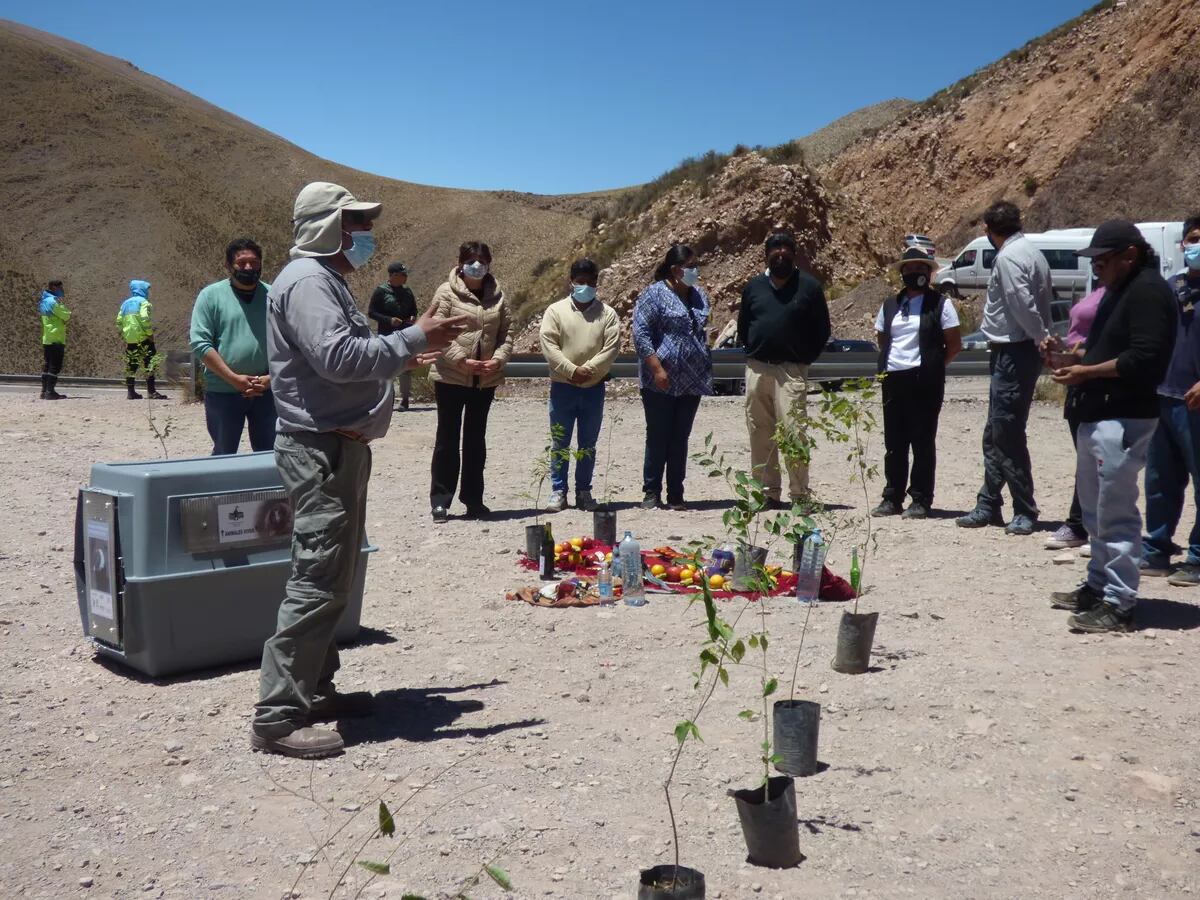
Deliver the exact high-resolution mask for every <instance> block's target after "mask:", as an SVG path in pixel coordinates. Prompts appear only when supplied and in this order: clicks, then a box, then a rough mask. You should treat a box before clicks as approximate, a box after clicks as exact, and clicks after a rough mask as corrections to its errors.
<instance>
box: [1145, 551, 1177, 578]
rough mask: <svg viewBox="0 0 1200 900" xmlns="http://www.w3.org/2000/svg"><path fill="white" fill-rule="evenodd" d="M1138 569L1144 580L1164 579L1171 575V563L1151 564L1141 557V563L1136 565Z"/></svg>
mask: <svg viewBox="0 0 1200 900" xmlns="http://www.w3.org/2000/svg"><path fill="white" fill-rule="evenodd" d="M1138 569H1140V570H1141V573H1142V576H1143V577H1145V578H1166V577H1167V576H1168V575H1170V574H1171V563H1170V562H1151V561H1150V560H1148V559H1146V557H1144V556H1143V557H1142V559H1141V562H1139V563H1138Z"/></svg>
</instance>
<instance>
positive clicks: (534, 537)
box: [525, 525, 546, 562]
mask: <svg viewBox="0 0 1200 900" xmlns="http://www.w3.org/2000/svg"><path fill="white" fill-rule="evenodd" d="M545 533H546V526H545V525H526V526H525V555H526V556H528V557H529V558H530V559H532V560H533V561H534V562H536V561H537V559H538V557H539V556H540V555H541V553H542V536H543V535H544V534H545Z"/></svg>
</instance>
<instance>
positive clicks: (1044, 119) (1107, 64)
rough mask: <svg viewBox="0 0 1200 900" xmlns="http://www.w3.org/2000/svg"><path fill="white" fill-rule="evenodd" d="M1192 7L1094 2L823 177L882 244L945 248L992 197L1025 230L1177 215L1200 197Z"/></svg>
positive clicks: (829, 167)
mask: <svg viewBox="0 0 1200 900" xmlns="http://www.w3.org/2000/svg"><path fill="white" fill-rule="evenodd" d="M1196 13H1197V4H1196V3H1195V2H1194V0H1130V2H1128V3H1127V4H1124V5H1122V6H1115V5H1113V4H1110V3H1102V4H1100V5H1099V6H1098V7H1096V8H1094V9H1093V10H1091V11H1090V12H1089V13H1087V14H1085V15H1084V16H1081V17H1080V18H1079V19H1078V20H1076V21H1075V22H1072V23H1068V25H1066V26H1064V27H1062V28H1059V29H1056V30H1055V31H1054V32H1052V33H1051V34H1049V35H1047V36H1045V37H1043V38H1040V39H1038V40H1035V41H1033V42H1031V43H1030V44H1028V45H1026V46H1025V47H1023V48H1021V49H1020V50H1017V51H1014V52H1013V53H1011V54H1009V55H1008V56H1006V57H1005V58H1004V59H1002V60H1000V61H999V62H997V63H994V64H993V65H991V66H988V67H987V68H984V69H982V70H980V71H979V72H977V73H975V74H974V75H972V76H970V77H969V78H967V79H965V80H963V81H962V82H959V83H958V84H956V85H953V86H951V87H950V88H947V89H946V90H945V91H942V92H940V93H939V94H937V95H935V96H934V97H932V98H930V100H928V101H926V102H925V103H923V104H921V105H920V106H918V107H915V108H914V109H913V110H912V111H910V112H909V113H908V114H906V115H905V116H904V117H902V118H901V119H900V120H898V121H897V122H896V123H895V124H893V125H892V126H890V127H888V128H886V129H885V130H883V131H881V132H880V133H878V134H876V135H874V136H872V137H867V138H864V139H862V140H860V141H858V142H857V143H856V144H854V145H852V146H851V147H849V148H848V149H847V150H845V151H843V152H842V153H841V154H839V155H838V156H836V157H835V158H834V159H833V160H831V161H830V162H829V163H828V164H826V165H825V166H823V167H822V168H821V169H820V175H821V177H822V178H823V179H824V180H825V181H826V182H827V183H828V184H829V185H831V186H834V185H836V186H837V187H839V188H840V189H841V190H842V191H843V192H844V195H845V196H846V197H847V198H848V199H850V200H853V201H857V202H859V203H862V204H863V205H865V206H867V207H869V208H871V209H874V210H876V211H877V214H878V216H879V218H880V219H881V220H882V221H883V222H884V223H885V230H884V232H883V234H882V235H881V237H883V238H885V239H886V240H887V241H888V242H889V243H892V242H895V241H896V240H898V239H899V238H900V236H902V235H903V234H904V233H905V232H907V231H923V232H925V233H928V234H930V235H931V236H933V237H934V238H935V239H936V240H937V241H938V243H939V251H940V252H942V253H945V254H949V253H951V252H953V251H954V250H955V249H957V247H958V246H960V245H961V244H962V243H964V242H965V241H966V240H967V239H969V238H970V237H973V236H974V235H976V234H978V231H979V226H978V220H979V216H980V213H981V212H982V211H983V209H985V208H986V207H987V205H988V204H989V203H991V202H992V201H994V200H996V199H998V198H1002V197H1003V198H1009V199H1012V200H1014V201H1015V202H1017V203H1019V204H1020V205H1021V206H1022V207H1024V208H1026V209H1027V210H1028V215H1027V225H1028V227H1029V228H1030V230H1035V229H1036V230H1041V229H1045V228H1051V227H1056V228H1057V227H1070V226H1076V225H1088V224H1097V223H1098V222H1099V221H1101V220H1103V219H1105V218H1108V217H1111V216H1113V215H1125V216H1128V217H1130V218H1133V219H1135V220H1156V219H1166V218H1179V217H1182V216H1184V215H1186V214H1188V213H1189V212H1192V211H1194V208H1195V207H1196V205H1197V198H1198V197H1200V190H1198V189H1200V155H1198V154H1197V153H1196V152H1195V148H1196V147H1197V146H1200V103H1197V101H1196V98H1197V97H1198V96H1200V72H1198V71H1197V68H1196V66H1195V64H1194V56H1195V47H1196V46H1197V45H1198V44H1200V16H1197V14H1196Z"/></svg>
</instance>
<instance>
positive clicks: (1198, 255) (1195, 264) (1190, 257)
mask: <svg viewBox="0 0 1200 900" xmlns="http://www.w3.org/2000/svg"><path fill="white" fill-rule="evenodd" d="M1183 262H1184V264H1185V265H1187V267H1188V268H1189V269H1191V270H1192V271H1193V272H1195V271H1200V244H1188V245H1187V246H1186V247H1184V248H1183Z"/></svg>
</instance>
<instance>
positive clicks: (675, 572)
mask: <svg viewBox="0 0 1200 900" xmlns="http://www.w3.org/2000/svg"><path fill="white" fill-rule="evenodd" d="M666 575H667V581H678V580H679V579H680V578H682V577H683V569H681V568H680V567H679V566H668V567H667V572H666Z"/></svg>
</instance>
